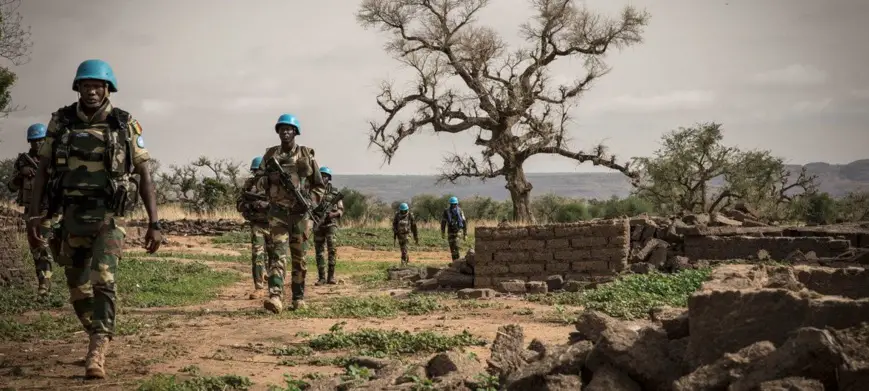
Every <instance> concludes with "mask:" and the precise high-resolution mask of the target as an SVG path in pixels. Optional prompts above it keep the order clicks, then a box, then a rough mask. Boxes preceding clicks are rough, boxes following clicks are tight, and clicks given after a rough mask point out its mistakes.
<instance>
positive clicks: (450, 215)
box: [441, 197, 468, 261]
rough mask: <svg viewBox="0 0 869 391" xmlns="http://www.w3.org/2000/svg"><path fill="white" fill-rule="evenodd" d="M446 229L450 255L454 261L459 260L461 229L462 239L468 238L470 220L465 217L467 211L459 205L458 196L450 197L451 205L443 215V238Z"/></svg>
mask: <svg viewBox="0 0 869 391" xmlns="http://www.w3.org/2000/svg"><path fill="white" fill-rule="evenodd" d="M444 231H446V232H447V235H448V241H449V244H450V257H452V259H453V261H457V260H458V259H459V241H458V238H459V231H461V232H462V239H467V238H468V221H467V220H466V219H465V213H464V212H462V208H460V207H459V199H458V198H456V197H450V206H449V207H447V208H446V209H445V210H444V214H443V217H441V238H443V237H444Z"/></svg>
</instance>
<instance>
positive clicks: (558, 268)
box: [544, 261, 570, 273]
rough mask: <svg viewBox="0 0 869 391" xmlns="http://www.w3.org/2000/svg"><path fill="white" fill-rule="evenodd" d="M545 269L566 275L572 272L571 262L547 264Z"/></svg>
mask: <svg viewBox="0 0 869 391" xmlns="http://www.w3.org/2000/svg"><path fill="white" fill-rule="evenodd" d="M544 268H545V269H546V271H548V272H552V273H564V272H566V271H568V270H570V262H566V261H565V262H547V263H546V264H545V265H544Z"/></svg>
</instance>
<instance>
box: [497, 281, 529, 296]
mask: <svg viewBox="0 0 869 391" xmlns="http://www.w3.org/2000/svg"><path fill="white" fill-rule="evenodd" d="M498 287H499V288H500V289H501V290H502V291H504V292H507V293H525V292H527V289H526V288H525V281H524V280H516V279H514V280H508V281H502V282H501V283H500V284H498Z"/></svg>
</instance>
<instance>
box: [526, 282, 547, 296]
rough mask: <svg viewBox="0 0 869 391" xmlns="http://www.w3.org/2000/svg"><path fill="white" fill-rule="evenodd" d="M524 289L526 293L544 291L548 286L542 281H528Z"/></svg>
mask: <svg viewBox="0 0 869 391" xmlns="http://www.w3.org/2000/svg"><path fill="white" fill-rule="evenodd" d="M525 290H527V291H528V293H546V292H548V290H549V287H548V286H547V285H546V283H545V282H543V281H528V282H526V283H525Z"/></svg>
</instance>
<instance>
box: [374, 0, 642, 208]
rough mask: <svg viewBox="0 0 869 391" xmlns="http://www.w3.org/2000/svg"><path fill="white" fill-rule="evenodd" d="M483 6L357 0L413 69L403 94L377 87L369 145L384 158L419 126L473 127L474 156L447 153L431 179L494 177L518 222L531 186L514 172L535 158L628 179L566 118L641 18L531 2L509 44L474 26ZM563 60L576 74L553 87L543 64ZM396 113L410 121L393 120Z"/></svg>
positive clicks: (480, 1)
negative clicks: (381, 115) (577, 137)
mask: <svg viewBox="0 0 869 391" xmlns="http://www.w3.org/2000/svg"><path fill="white" fill-rule="evenodd" d="M489 3H490V1H489V0H363V2H362V5H361V7H360V10H359V12H358V13H357V19H358V20H359V22H360V23H361V24H362V25H363V26H364V27H376V28H379V29H380V30H382V31H384V32H386V33H388V34H389V35H390V36H391V37H392V39H391V40H390V41H389V43H388V44H387V45H386V50H387V52H389V53H390V54H392V55H393V56H395V57H396V58H397V59H398V60H399V61H401V62H402V63H404V64H405V65H407V66H408V67H410V69H413V70H414V72H415V74H416V79H415V84H416V86H415V87H414V88H413V89H412V91H410V92H409V93H404V94H403V93H401V92H398V91H396V90H395V88H394V87H393V86H392V85H390V84H389V83H384V84H383V86H382V91H381V93H380V94H379V96H378V97H377V104H378V105H379V106H380V108H382V109H383V111H384V112H385V115H386V118H385V120H383V121H382V122H379V123H378V122H371V129H370V134H369V140H370V145H372V146H377V147H378V148H379V149H380V150H381V151H382V153H383V155H384V157H385V161H386V162H387V163H389V162H391V160H392V158H393V157H394V156H395V153H396V151H397V150H398V148H399V145H400V143H401V141H402V140H404V139H405V138H407V137H409V136H411V135H414V134H417V133H419V132H421V131H424V130H426V129H431V130H432V131H434V132H435V133H460V132H465V131H471V132H475V133H476V136H477V137H476V141H475V144H476V145H477V146H479V147H481V149H482V152H481V156H479V157H472V156H468V155H465V156H460V155H457V154H452V155H451V156H449V157H448V158H447V159H446V160H445V162H444V163H445V164H444V168H443V171H442V174H441V175H440V178H439V182H444V181H449V182H453V183H455V181H456V180H457V179H459V178H479V179H481V180H484V181H485V180H486V179H491V178H496V177H501V176H503V177H504V178H505V179H506V182H507V185H506V188H507V190H509V192H510V197H511V198H512V201H513V219H514V220H517V221H534V216H533V213H532V210H531V206H530V204H531V202H530V201H531V197H530V195H531V190H532V185H531V183H529V182H528V179H527V177H526V175H525V171H524V169H523V165H524V163H525V162H526V161H527V160H528V159H529V158H530V157H532V156H534V155H537V154H555V155H561V156H564V157H566V158H569V159H573V160H575V161H577V162H578V163H583V162H592V164H594V165H601V166H606V167H609V168H612V169H615V170H618V171H620V172H623V173H625V174H626V175H628V176H630V177H634V176H635V174H634V172H633V171H632V170H630V168H629V165H628V164H618V163H616V159H615V157H614V156H612V155H609V154H608V153H607V151H606V149H605V148H604V147H603V146H596V147H594V148H592V149H591V150H590V151H587V152H582V151H579V150H574V149H572V148H571V147H570V146H569V137H568V134H567V130H568V129H567V123H568V121H569V120H570V115H569V112H570V110H571V108H572V107H573V105H575V103H576V102H577V100H578V98H579V97H580V96H581V95H582V93H583V92H584V91H586V90H588V89H589V87H590V86H591V85H592V83H593V82H594V81H595V80H597V79H598V78H600V77H601V76H603V75H605V74H606V73H607V72H608V71H609V67H608V66H607V65H606V64H605V62H604V56H605V54H606V53H607V52H608V51H610V49H612V48H622V47H626V46H629V45H633V44H637V43H640V42H641V41H642V37H641V34H642V30H643V27H644V26H645V25H646V24H647V22H648V20H649V16H648V14H647V13H646V12H645V11H638V10H636V9H634V8H633V7H626V8H624V10H623V11H622V13H621V15H620V17H619V18H617V19H609V18H605V17H602V16H600V15H598V14H595V13H593V12H592V11H589V10H587V9H585V8H584V7H581V6H578V5H576V4H575V2H574V1H573V0H532V1H531V3H532V5H533V7H534V10H535V11H534V15H533V17H532V18H531V20H530V21H529V22H527V23H524V24H523V25H522V26H520V31H521V34H522V36H523V38H524V39H525V40H526V41H527V42H528V44H529V45H528V46H527V47H523V48H518V49H515V50H511V49H509V48H508V47H507V45H506V44H505V42H504V41H503V40H502V39H501V37H499V36H498V34H497V33H496V32H495V31H494V30H493V29H491V28H488V27H485V26H480V25H478V23H477V20H476V15H477V13H478V12H479V11H480V10H481V9H483V8H484V7H485V6H487V5H488V4H489ZM566 57H573V58H579V59H581V60H582V61H583V62H584V64H585V74H584V75H583V76H582V77H579V78H578V79H576V80H575V81H574V82H573V83H571V84H569V85H554V83H552V82H551V80H550V77H549V74H550V72H549V70H548V68H549V67H550V66H551V65H552V64H554V63H555V62H556V61H557V60H559V59H562V58H566ZM456 82H457V83H456ZM402 111H405V112H410V116H412V118H411V119H409V120H400V119H398V116H399V114H402ZM391 125H392V126H391ZM387 128H392V129H391V130H390V129H387Z"/></svg>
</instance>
